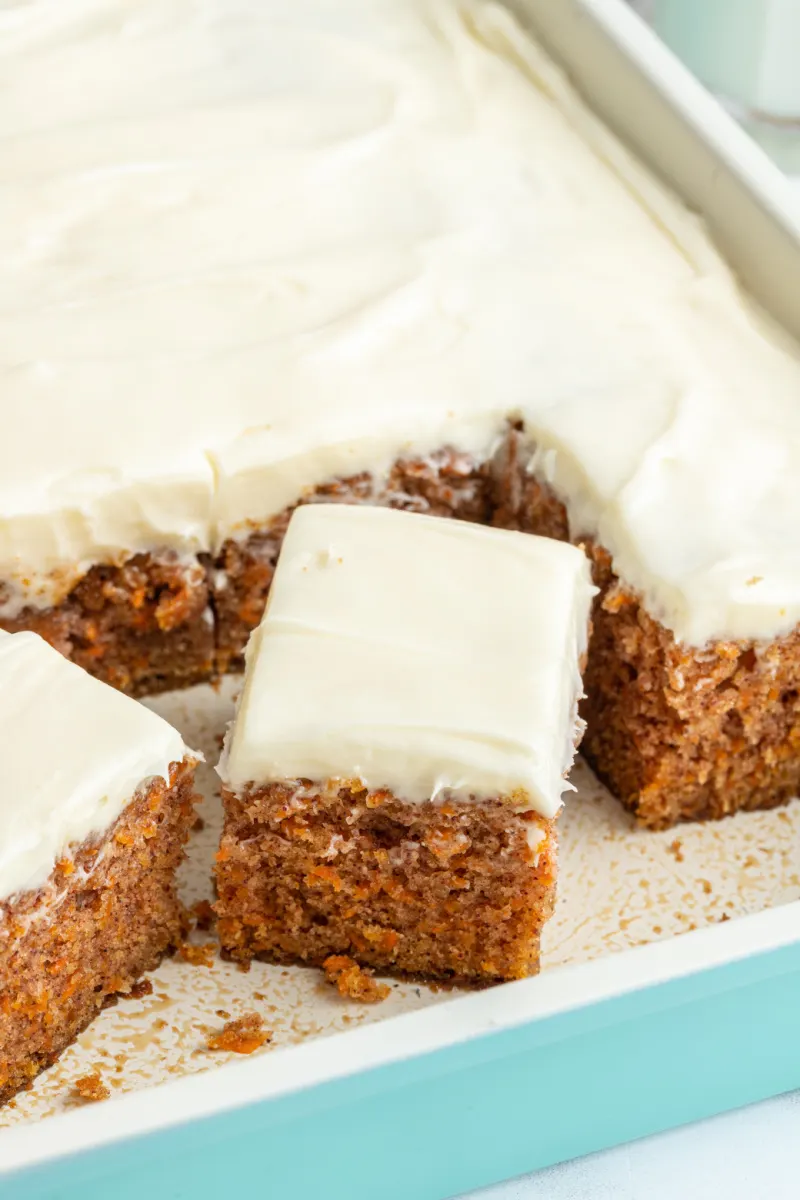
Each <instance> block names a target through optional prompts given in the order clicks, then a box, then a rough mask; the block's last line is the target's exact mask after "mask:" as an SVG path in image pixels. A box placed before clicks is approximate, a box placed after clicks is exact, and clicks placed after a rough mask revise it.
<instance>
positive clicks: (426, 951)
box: [216, 505, 594, 982]
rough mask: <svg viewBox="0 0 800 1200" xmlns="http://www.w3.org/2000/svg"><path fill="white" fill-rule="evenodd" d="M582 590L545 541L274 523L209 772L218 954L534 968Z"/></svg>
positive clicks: (318, 516) (324, 519) (401, 521)
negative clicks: (218, 829)
mask: <svg viewBox="0 0 800 1200" xmlns="http://www.w3.org/2000/svg"><path fill="white" fill-rule="evenodd" d="M593 593H594V588H593V586H592V583H591V575H590V570H589V566H588V563H587V561H586V558H585V556H584V555H583V554H582V553H581V551H580V550H578V549H576V548H575V547H573V546H569V545H564V544H561V543H559V542H555V541H551V540H549V539H546V538H537V537H528V536H526V535H523V534H520V533H513V532H509V531H507V530H492V529H481V528H479V527H477V526H474V525H469V524H466V523H462V522H455V521H443V520H440V519H438V518H435V517H428V516H421V515H417V514H412V513H399V512H392V511H391V510H389V509H381V508H373V507H356V506H351V505H313V506H311V505H309V506H305V507H302V508H300V509H298V511H297V512H296V513H295V514H294V516H293V517H292V520H291V523H290V525H289V530H288V532H287V535H286V539H285V541H284V545H283V549H282V551H281V556H280V559H279V562H278V568H277V572H276V575H275V581H274V583H273V587H272V591H271V593H270V599H269V604H268V607H267V611H266V614H265V616H264V619H263V621H262V622H261V624H260V626H259V627H258V629H257V630H256V632H255V633H254V634H253V637H252V638H251V640H250V642H249V644H248V648H247V670H246V673H245V681H244V688H243V691H242V696H241V702H240V704H239V708H238V711H237V714H236V717H235V720H234V722H233V725H232V727H231V729H230V731H229V734H228V739H227V742H226V747H225V751H224V754H223V759H222V762H221V764H220V767H219V772H220V775H221V777H222V780H223V785H224V787H223V800H224V804H225V826H224V831H223V836H222V841H221V844H220V850H219V855H218V863H217V873H216V874H217V890H218V901H217V905H216V907H217V913H218V916H219V925H218V928H219V937H220V941H221V943H222V947H223V950H224V952H226V953H227V954H228V955H229V956H230V957H231V958H234V959H239V960H248V959H250V958H253V957H263V958H266V959H269V960H273V961H274V960H277V961H297V960H299V961H301V962H306V963H313V964H315V965H319V966H321V965H323V964H324V963H325V962H326V961H327V960H328V959H329V958H330V956H331V955H349V956H350V957H351V958H352V959H353V960H354V961H356V962H357V963H359V964H361V965H362V966H367V967H378V968H382V969H385V970H393V971H399V972H402V973H408V974H414V975H422V976H426V977H433V978H445V979H448V978H449V979H458V980H462V981H471V982H490V981H492V980H498V979H516V978H520V977H522V976H524V975H529V974H532V973H533V972H535V971H536V970H537V969H538V964H539V935H540V931H541V929H542V926H543V924H544V922H545V921H546V920H547V918H548V916H549V915H550V912H551V910H552V907H553V900H554V896H555V881H556V834H555V825H554V818H555V817H556V814H557V813H558V810H559V808H560V806H561V794H562V792H563V791H564V790H565V789H566V788H567V787H568V786H569V785H568V784H567V782H566V773H567V771H568V769H569V766H570V764H571V762H572V757H573V754H574V750H575V744H576V741H577V740H578V736H577V735H578V731H579V722H578V713H577V702H578V699H579V697H580V695H581V676H580V662H581V659H582V657H583V655H584V654H585V651H586V640H587V632H588V621H589V610H590V607H591V598H592V595H593Z"/></svg>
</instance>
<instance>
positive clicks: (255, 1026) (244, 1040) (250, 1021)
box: [206, 1012, 272, 1054]
mask: <svg viewBox="0 0 800 1200" xmlns="http://www.w3.org/2000/svg"><path fill="white" fill-rule="evenodd" d="M271 1040H272V1034H271V1033H270V1031H269V1030H268V1029H265V1028H264V1018H263V1017H261V1016H259V1015H258V1013H254V1012H251V1013H245V1015H244V1016H243V1017H236V1018H235V1019H234V1020H230V1021H227V1022H226V1023H225V1025H224V1026H223V1027H222V1029H221V1030H220V1031H219V1032H218V1033H211V1034H209V1035H208V1038H207V1040H206V1046H207V1048H208V1049H209V1050H228V1051H231V1052H232V1053H233V1054H252V1053H253V1051H254V1050H259V1049H260V1048H261V1047H262V1046H265V1045H267V1044H268V1043H269V1042H270V1041H271Z"/></svg>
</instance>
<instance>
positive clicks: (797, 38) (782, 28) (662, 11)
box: [652, 0, 800, 125]
mask: <svg viewBox="0 0 800 1200" xmlns="http://www.w3.org/2000/svg"><path fill="white" fill-rule="evenodd" d="M652 11H653V25H654V27H655V29H656V32H657V33H659V34H660V36H661V37H663V39H664V41H665V42H666V43H667V45H668V46H670V48H671V49H673V50H674V51H675V52H676V53H677V54H678V55H679V57H680V58H682V59H683V61H684V62H685V63H686V65H687V66H688V67H689V68H690V69H691V70H692V71H694V73H695V74H696V75H697V76H698V77H699V78H700V79H701V80H702V81H703V83H705V84H706V85H707V86H708V87H710V88H711V89H712V91H715V92H717V93H719V94H721V95H723V96H726V97H728V98H729V99H730V100H733V101H736V102H738V103H739V104H740V105H741V106H742V107H743V108H744V109H746V110H749V111H751V112H756V113H760V114H761V115H763V116H764V117H768V118H772V119H774V120H779V121H787V120H796V121H797V122H798V125H800V0H653V6H652Z"/></svg>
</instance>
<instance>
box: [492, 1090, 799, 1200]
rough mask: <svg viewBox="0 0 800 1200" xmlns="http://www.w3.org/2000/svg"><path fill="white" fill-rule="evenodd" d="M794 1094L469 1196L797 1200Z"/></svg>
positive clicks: (548, 1199)
mask: <svg viewBox="0 0 800 1200" xmlns="http://www.w3.org/2000/svg"><path fill="white" fill-rule="evenodd" d="M799 1135H800V1092H793V1093H792V1094H791V1095H789V1096H782V1097H779V1098H777V1099H775V1100H767V1101H765V1102H764V1103H763V1104H758V1105H754V1106H753V1107H752V1108H744V1109H740V1110H739V1111H738V1112H735V1113H730V1114H728V1115H726V1116H723V1117H716V1118H714V1119H713V1120H711V1121H703V1122H701V1123H700V1124H697V1125H690V1126H688V1127H687V1128H686V1129H678V1130H675V1131H673V1132H671V1133H664V1134H661V1135H660V1136H659V1137H654V1138H646V1139H645V1140H643V1141H641V1142H634V1143H632V1144H631V1145H629V1146H620V1147H619V1148H618V1149H616V1150H606V1151H604V1152H603V1153H602V1154H592V1155H590V1156H589V1157H588V1158H581V1159H577V1160H576V1161H575V1162H571V1163H564V1164H562V1165H561V1166H558V1167H552V1168H551V1169H550V1170H547V1171H539V1172H537V1173H536V1174H535V1175H529V1176H527V1177H526V1178H524V1179H516V1180H512V1181H511V1182H510V1183H504V1184H501V1185H500V1186H498V1187H494V1188H487V1189H485V1190H484V1191H481V1192H475V1193H474V1194H473V1198H474V1200H676V1198H677V1197H681V1200H767V1198H769V1200H797V1195H798V1192H799V1191H800V1183H799V1182H798V1170H799V1169H800V1136H799Z"/></svg>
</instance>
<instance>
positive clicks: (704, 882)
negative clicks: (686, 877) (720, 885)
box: [700, 879, 712, 896]
mask: <svg viewBox="0 0 800 1200" xmlns="http://www.w3.org/2000/svg"><path fill="white" fill-rule="evenodd" d="M700 886H701V888H702V889H703V892H704V893H705V895H706V896H710V895H711V891H712V888H711V883H710V881H709V880H708V879H701V880H700Z"/></svg>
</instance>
